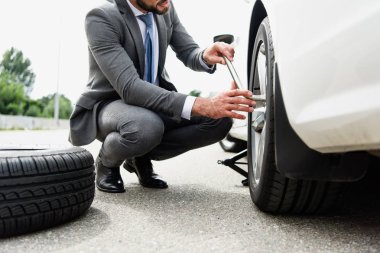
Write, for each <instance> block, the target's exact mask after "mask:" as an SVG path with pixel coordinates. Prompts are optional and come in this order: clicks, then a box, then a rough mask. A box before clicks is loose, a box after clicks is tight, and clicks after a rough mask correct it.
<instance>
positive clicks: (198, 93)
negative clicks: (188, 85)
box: [189, 90, 202, 97]
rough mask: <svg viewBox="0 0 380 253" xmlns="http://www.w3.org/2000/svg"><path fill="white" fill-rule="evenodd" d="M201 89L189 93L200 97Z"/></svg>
mask: <svg viewBox="0 0 380 253" xmlns="http://www.w3.org/2000/svg"><path fill="white" fill-rule="evenodd" d="M201 93H202V92H201V91H200V90H192V91H190V93H189V95H190V96H194V97H199V96H200V95H201Z"/></svg>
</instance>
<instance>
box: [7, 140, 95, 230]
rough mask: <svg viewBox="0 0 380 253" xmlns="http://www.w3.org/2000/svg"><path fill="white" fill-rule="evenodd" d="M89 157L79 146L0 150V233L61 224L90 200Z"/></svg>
mask: <svg viewBox="0 0 380 253" xmlns="http://www.w3.org/2000/svg"><path fill="white" fill-rule="evenodd" d="M94 178H95V174H94V159H93V157H92V155H91V154H90V153H89V152H88V151H87V150H85V149H83V148H67V149H59V150H53V149H46V150H37V149H33V150H30V149H28V150H21V149H6V150H4V149H2V150H0V237H9V236H13V235H18V234H23V233H27V232H32V231H36V230H40V229H44V228H48V227H52V226H55V225H59V224H62V223H64V222H67V221H69V220H72V219H74V218H76V217H78V216H80V215H81V214H83V213H84V212H85V211H86V210H87V209H88V208H89V207H90V205H91V203H92V201H93V199H94V193H95V185H94Z"/></svg>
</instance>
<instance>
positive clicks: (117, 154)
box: [97, 100, 232, 167]
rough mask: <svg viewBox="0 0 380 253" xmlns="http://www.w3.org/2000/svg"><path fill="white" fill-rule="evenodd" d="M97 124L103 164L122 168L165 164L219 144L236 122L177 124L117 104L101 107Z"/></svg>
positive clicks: (204, 120)
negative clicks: (142, 162) (145, 162)
mask: <svg viewBox="0 0 380 253" xmlns="http://www.w3.org/2000/svg"><path fill="white" fill-rule="evenodd" d="M97 124H98V134H97V139H98V140H99V141H101V142H102V143H103V145H102V148H101V150H100V152H99V156H100V157H101V159H102V163H103V164H104V165H105V166H107V167H119V166H120V165H121V164H122V162H123V161H124V160H125V159H128V158H133V157H140V156H148V157H149V158H150V159H152V160H164V159H168V158H171V157H174V156H177V155H180V154H182V153H184V152H186V151H189V150H192V149H196V148H200V147H204V146H207V145H210V144H213V143H215V142H218V141H220V140H221V139H223V138H224V137H225V136H226V135H227V133H228V131H229V130H230V129H231V127H232V120H231V119H230V118H222V119H210V118H206V117H192V118H191V120H186V119H182V120H181V121H180V122H177V121H174V120H173V119H171V118H169V117H166V116H164V115H161V114H157V113H155V112H152V111H150V110H148V109H145V108H142V107H137V106H133V105H128V104H125V103H124V102H123V101H121V100H116V101H113V102H110V103H106V104H105V105H103V106H101V108H100V110H99V114H98V119H97Z"/></svg>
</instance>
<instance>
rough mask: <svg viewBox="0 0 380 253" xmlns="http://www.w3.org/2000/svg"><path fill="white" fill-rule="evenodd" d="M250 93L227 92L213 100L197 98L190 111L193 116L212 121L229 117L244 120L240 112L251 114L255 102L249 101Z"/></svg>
mask: <svg viewBox="0 0 380 253" xmlns="http://www.w3.org/2000/svg"><path fill="white" fill-rule="evenodd" d="M251 96H252V92H251V91H249V90H229V91H225V92H222V93H220V94H218V95H217V96H215V97H213V98H201V97H198V98H196V100H195V103H194V105H193V109H192V115H194V116H206V117H209V118H213V119H218V118H224V117H230V118H235V119H245V116H244V115H243V114H239V113H237V112H238V111H240V112H253V106H255V105H256V102H255V101H252V100H251V99H249V98H250V97H251Z"/></svg>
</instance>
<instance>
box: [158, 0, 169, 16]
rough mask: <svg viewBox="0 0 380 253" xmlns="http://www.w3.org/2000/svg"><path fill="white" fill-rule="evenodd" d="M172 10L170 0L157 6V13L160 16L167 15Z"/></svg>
mask: <svg viewBox="0 0 380 253" xmlns="http://www.w3.org/2000/svg"><path fill="white" fill-rule="evenodd" d="M169 8H170V0H166V1H164V2H163V3H161V4H157V6H156V11H157V13H158V14H165V13H166V12H168V10H169Z"/></svg>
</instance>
